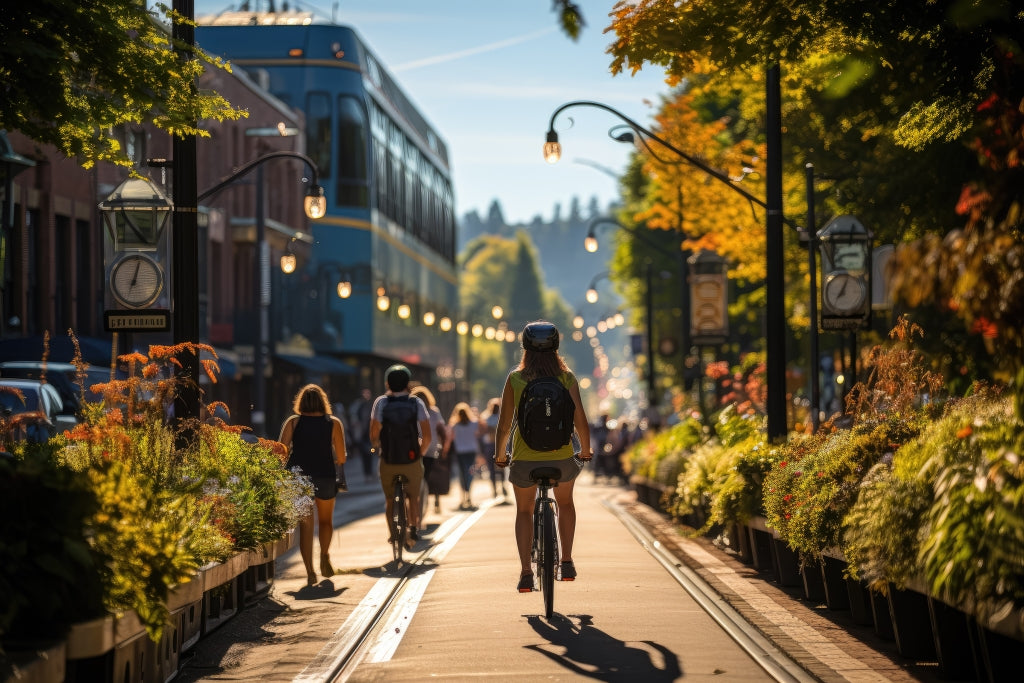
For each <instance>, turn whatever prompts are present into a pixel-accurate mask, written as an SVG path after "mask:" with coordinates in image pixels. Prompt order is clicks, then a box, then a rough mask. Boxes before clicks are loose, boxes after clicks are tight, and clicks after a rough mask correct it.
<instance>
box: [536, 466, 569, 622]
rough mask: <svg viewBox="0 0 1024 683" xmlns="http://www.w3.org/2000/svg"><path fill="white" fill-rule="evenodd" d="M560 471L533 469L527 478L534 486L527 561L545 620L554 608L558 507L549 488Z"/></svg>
mask: <svg viewBox="0 0 1024 683" xmlns="http://www.w3.org/2000/svg"><path fill="white" fill-rule="evenodd" d="M561 477H562V472H561V470H559V469H558V468H557V467H536V468H534V469H533V470H531V471H530V479H531V480H532V481H534V482H536V484H537V500H536V502H535V503H534V505H533V550H532V552H531V559H532V561H533V564H534V567H535V570H536V571H535V576H537V578H538V579H539V581H540V592H541V593H543V594H544V616H545V617H547V618H548V619H550V618H551V614H552V612H553V610H554V605H555V572H556V568H557V567H558V505H556V504H555V499H554V498H552V497H551V493H550V492H551V489H552V488H553V487H555V486H558V480H559V479H560V478H561Z"/></svg>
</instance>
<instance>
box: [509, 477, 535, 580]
mask: <svg viewBox="0 0 1024 683" xmlns="http://www.w3.org/2000/svg"><path fill="white" fill-rule="evenodd" d="M512 491H513V492H514V493H515V496H516V548H517V549H518V550H519V564H520V565H521V566H522V572H523V573H524V574H526V573H530V572H532V571H533V568H532V566H531V565H530V549H531V546H532V545H533V505H534V501H535V500H536V498H537V487H536V485H534V486H528V487H522V486H516V485H514V484H513V485H512Z"/></svg>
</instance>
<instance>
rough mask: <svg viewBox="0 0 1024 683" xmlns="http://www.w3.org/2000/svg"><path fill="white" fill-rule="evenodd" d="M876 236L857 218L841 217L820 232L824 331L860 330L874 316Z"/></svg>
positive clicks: (822, 324) (818, 235)
mask: <svg viewBox="0 0 1024 683" xmlns="http://www.w3.org/2000/svg"><path fill="white" fill-rule="evenodd" d="M871 238H872V234H871V231H869V230H868V229H867V228H865V227H864V226H863V225H861V223H860V221H858V220H857V219H856V218H854V217H853V216H837V217H836V218H833V219H832V220H831V221H829V223H828V225H826V226H825V227H824V228H822V229H821V230H819V231H818V233H817V239H818V244H819V249H820V251H821V329H823V330H856V329H859V328H861V327H864V326H866V325H867V323H868V321H869V319H870V316H871V296H870V294H871Z"/></svg>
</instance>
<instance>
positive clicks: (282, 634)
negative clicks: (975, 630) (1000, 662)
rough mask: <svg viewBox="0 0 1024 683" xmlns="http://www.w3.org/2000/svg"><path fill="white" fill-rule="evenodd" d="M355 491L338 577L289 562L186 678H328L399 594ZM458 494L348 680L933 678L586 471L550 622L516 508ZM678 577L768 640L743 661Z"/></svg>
mask: <svg viewBox="0 0 1024 683" xmlns="http://www.w3.org/2000/svg"><path fill="white" fill-rule="evenodd" d="M350 485H351V491H350V493H348V494H343V495H342V496H340V497H339V499H338V500H339V504H338V506H337V509H336V514H335V522H336V525H337V526H338V530H337V532H336V534H335V543H334V547H333V548H332V552H331V554H332V558H333V560H334V564H335V567H336V568H337V569H338V570H339V571H340V572H341V573H340V574H339V575H336V576H334V577H332V578H330V579H324V580H322V581H321V582H320V583H319V584H318V585H316V586H313V587H307V586H305V572H304V570H303V569H302V563H301V559H300V558H299V555H298V552H297V550H296V549H293V550H292V551H290V552H289V553H287V554H286V555H284V556H283V557H281V558H279V559H278V563H277V571H278V574H277V579H276V581H275V582H274V585H273V587H272V589H271V591H270V593H269V594H268V595H267V597H266V598H264V599H262V600H260V601H259V602H258V603H257V604H256V605H254V606H252V607H249V608H247V609H245V610H243V611H242V612H241V613H240V614H239V615H238V616H236V617H235V618H234V619H232V620H231V621H230V622H228V623H227V624H226V625H224V626H222V627H221V628H220V629H218V630H217V631H215V632H214V633H213V634H211V635H210V636H208V637H207V638H205V639H204V640H203V641H201V642H200V643H199V644H198V645H197V646H196V647H195V648H193V650H191V651H190V652H189V653H186V655H185V656H184V658H183V661H182V665H181V672H180V674H179V677H178V680H180V681H185V682H191V681H225V680H247V681H248V680H264V681H292V680H296V679H299V680H323V677H324V676H325V674H326V673H327V672H328V671H330V669H331V665H332V663H333V662H335V661H336V660H337V658H338V656H339V653H340V652H341V651H343V650H344V648H345V647H346V646H347V645H348V643H350V641H351V640H352V638H353V635H352V634H353V623H354V622H356V621H359V618H360V615H363V614H365V613H367V612H369V611H372V609H373V608H374V607H376V606H379V604H380V603H381V602H382V600H383V596H384V595H385V594H386V593H387V591H388V590H390V588H391V587H393V586H394V585H395V583H396V582H397V579H396V578H395V577H396V572H395V571H394V567H393V566H392V565H391V562H390V561H391V548H390V546H389V545H387V543H386V542H385V539H386V533H387V532H386V528H385V522H384V518H383V515H382V514H381V512H382V510H383V497H382V495H381V494H380V492H379V489H377V488H374V487H373V486H372V485H366V484H363V483H362V482H358V483H356V482H352V483H350ZM454 489H457V486H454V487H453V495H452V496H450V497H448V498H445V499H442V504H441V511H440V514H437V513H434V512H431V513H430V514H429V515H428V517H427V520H426V521H427V524H428V532H427V536H426V538H425V540H424V541H423V542H421V544H420V546H419V548H421V549H426V548H428V547H429V545H430V542H431V540H433V541H434V544H435V547H434V551H433V554H432V555H431V558H430V560H429V562H428V563H427V564H426V565H425V566H424V567H423V568H422V569H420V570H418V571H417V572H416V573H415V579H414V580H413V581H411V582H410V584H411V588H409V590H408V592H407V594H406V597H404V598H403V599H402V601H401V602H402V604H401V605H400V609H399V610H398V612H397V614H396V615H394V616H392V618H391V621H388V622H386V624H385V626H384V627H382V628H380V629H378V631H377V632H375V633H374V634H373V636H372V638H371V640H370V643H369V645H368V647H367V648H366V649H365V650H362V651H360V653H359V654H358V655H357V658H358V660H359V661H358V665H357V666H356V667H355V668H354V670H350V671H349V672H348V673H347V674H346V675H347V680H350V681H384V680H387V681H421V680H424V679H426V678H435V679H438V680H445V681H452V680H470V679H474V680H476V679H481V678H484V679H490V680H495V681H506V680H549V681H569V680H580V679H584V678H592V679H596V680H601V681H674V680H681V679H684V678H685V679H687V680H690V679H697V680H703V679H707V680H711V679H714V680H715V681H758V680H776V679H773V678H772V677H770V676H769V675H768V674H767V673H766V672H765V669H764V668H762V666H759V664H758V662H757V661H755V659H756V660H761V661H763V662H766V663H767V665H768V666H769V669H771V668H772V667H775V669H774V670H775V671H776V672H777V673H779V672H781V674H782V679H783V680H815V679H817V680H826V681H832V680H835V681H843V680H846V681H914V680H927V678H924V677H921V672H919V671H908V669H907V667H906V666H905V665H903V664H902V663H900V662H899V661H898V660H897V659H896V658H895V657H893V656H892V655H891V653H885V652H879V651H877V650H876V649H874V648H873V647H871V646H870V645H867V644H865V643H863V642H861V641H860V640H858V639H857V638H855V637H851V636H850V635H848V634H847V633H846V631H845V630H844V629H843V628H837V627H836V625H835V624H833V623H831V622H829V621H828V619H826V618H824V617H822V616H821V614H820V610H817V609H815V607H814V606H807V605H803V604H801V601H800V600H798V599H795V598H794V597H792V596H789V595H787V594H785V593H784V592H782V591H780V590H778V589H776V588H775V587H774V586H772V585H771V584H769V583H768V582H766V581H764V580H763V579H761V578H759V577H758V576H756V573H754V572H753V571H752V570H750V569H749V568H746V567H744V566H743V565H741V564H739V563H738V562H735V561H734V560H732V559H731V557H730V556H729V555H728V554H726V553H724V552H721V551H719V550H718V549H716V548H714V547H713V546H712V545H711V544H710V543H709V542H708V541H706V540H705V539H689V538H685V537H683V536H681V535H679V534H678V533H677V530H676V529H675V528H674V527H672V525H670V524H668V523H667V522H666V521H665V520H664V519H662V518H661V517H660V516H659V515H657V514H656V513H653V511H651V510H650V509H649V508H646V507H645V506H642V505H638V504H636V503H635V502H634V500H633V496H632V494H631V493H630V492H628V491H626V490H625V489H622V488H619V487H614V486H604V485H598V484H595V483H593V482H592V481H591V479H590V476H589V474H584V475H583V476H582V478H581V482H580V484H578V486H577V496H576V497H577V509H578V528H577V545H576V550H575V552H574V555H575V559H576V564H577V569H578V571H579V578H578V579H577V580H576V581H575V582H560V583H558V584H556V587H555V612H556V614H555V615H554V617H553V618H552V619H551V620H547V619H545V618H543V616H542V614H543V607H542V599H541V594H540V593H531V594H519V593H517V592H516V591H515V584H516V581H517V579H518V560H517V558H516V555H515V547H514V544H513V536H512V522H513V517H514V507H513V506H512V505H508V504H505V503H504V501H503V500H500V499H489V495H490V486H489V485H488V484H487V483H486V482H478V483H477V485H476V488H475V489H474V500H475V501H478V502H479V503H480V508H479V509H478V510H477V511H476V512H472V513H471V512H466V511H459V510H457V492H456V491H455V490H454ZM637 520H639V521H640V522H642V524H637ZM631 526H635V527H640V526H642V527H643V528H644V529H645V530H650V531H653V532H654V533H655V534H656V537H657V539H658V541H657V542H654V541H653V540H652V541H649V542H648V545H649V546H650V548H645V546H644V545H643V544H642V543H641V542H639V541H638V540H637V533H639V532H637V531H636V530H635V529H631ZM651 548H653V549H655V550H658V549H661V550H662V551H664V550H669V551H670V552H671V554H667V553H665V555H666V556H667V557H669V558H670V559H669V560H667V561H666V564H667V565H668V570H667V569H666V567H665V566H663V564H662V563H660V562H659V560H658V559H657V557H656V556H655V554H652V552H649V550H650V549H651ZM673 556H677V557H679V560H678V561H676V560H674V559H673ZM688 566H692V567H694V568H696V570H697V571H690V570H688V569H687V567H688ZM670 570H671V571H670ZM679 571H690V574H691V575H692V576H693V577H694V578H696V576H697V574H704V575H705V577H706V578H708V579H709V580H710V581H711V582H712V583H718V584H719V585H718V586H716V588H717V589H718V590H720V591H722V592H723V593H731V596H730V597H731V599H732V600H733V601H734V604H736V605H737V608H738V609H739V610H740V611H741V612H743V613H744V614H747V616H748V617H749V618H751V619H752V620H753V621H755V622H758V621H759V622H761V623H758V624H757V627H758V629H759V631H754V630H753V629H748V631H749V633H740V634H739V637H740V640H741V642H744V643H745V645H746V649H744V648H743V647H741V645H739V644H737V642H736V641H735V640H734V639H733V638H731V637H730V636H729V635H728V634H727V632H726V630H725V629H723V628H722V626H720V625H719V623H718V622H716V621H715V620H714V619H713V618H712V617H711V616H709V614H708V612H707V611H706V610H705V609H704V608H703V607H702V603H704V604H705V605H710V607H711V608H713V610H714V608H716V604H715V603H721V607H722V609H726V610H728V609H730V608H729V606H728V605H726V604H725V601H723V600H721V599H720V598H719V597H718V596H717V594H715V595H714V596H712V597H710V598H709V597H702V596H701V595H700V594H699V593H698V594H697V597H696V598H694V597H693V596H692V595H691V594H690V593H689V592H687V591H686V590H684V588H683V586H681V585H680V580H683V579H680V578H679V577H678V576H675V575H674V574H673V572H675V573H678V572H679ZM684 578H685V577H684ZM751 606H753V608H751ZM734 618H735V615H734ZM725 621H726V622H727V626H728V617H726V618H725ZM734 628H735V627H734ZM739 628H740V629H742V624H741V625H740V627H739ZM761 633H768V634H773V633H774V636H775V638H776V642H779V643H782V645H783V646H784V649H787V650H791V651H792V652H793V656H794V657H795V658H796V659H798V660H800V662H801V664H802V666H803V667H804V668H805V669H807V670H809V671H811V672H813V677H812V676H811V675H810V674H808V673H806V672H805V671H804V670H803V669H798V668H797V667H796V666H795V665H792V664H790V665H789V666H790V667H791V668H790V669H787V668H786V666H787V665H786V664H785V663H783V664H782V665H778V664H776V663H775V660H774V659H773V657H772V655H773V653H775V654H779V655H781V652H780V650H781V649H782V648H778V649H777V648H776V646H775V645H773V644H772V643H770V642H768V641H767V640H763V636H762V635H761ZM759 638H760V639H762V640H758V639H759ZM744 639H745V640H744ZM782 661H783V662H785V661H786V660H785V658H784V657H783V658H782ZM780 666H781V667H782V668H781V669H780V668H779V667H780Z"/></svg>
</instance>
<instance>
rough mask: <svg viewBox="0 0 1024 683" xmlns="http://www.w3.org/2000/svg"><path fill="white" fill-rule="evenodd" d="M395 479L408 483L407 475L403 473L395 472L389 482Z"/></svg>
mask: <svg viewBox="0 0 1024 683" xmlns="http://www.w3.org/2000/svg"><path fill="white" fill-rule="evenodd" d="M396 481H400V482H402V483H403V484H408V483H409V477H407V476H405V475H404V474H396V475H395V476H393V477H392V478H391V482H392V483H394V482H396Z"/></svg>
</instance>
